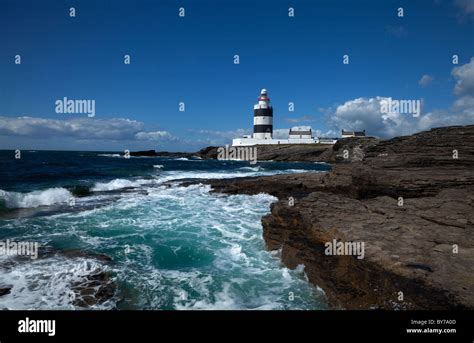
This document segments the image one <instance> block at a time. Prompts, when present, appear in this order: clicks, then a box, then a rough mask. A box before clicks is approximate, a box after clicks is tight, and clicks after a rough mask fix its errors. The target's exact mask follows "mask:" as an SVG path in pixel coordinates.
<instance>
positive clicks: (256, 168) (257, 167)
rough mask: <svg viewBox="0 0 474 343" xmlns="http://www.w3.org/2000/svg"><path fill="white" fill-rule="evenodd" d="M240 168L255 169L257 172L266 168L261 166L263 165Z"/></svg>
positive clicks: (242, 168)
mask: <svg viewBox="0 0 474 343" xmlns="http://www.w3.org/2000/svg"><path fill="white" fill-rule="evenodd" d="M239 169H240V170H248V171H255V172H258V171H262V170H265V168H263V167H261V166H256V167H241V168H239Z"/></svg>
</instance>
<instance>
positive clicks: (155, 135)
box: [135, 131, 177, 141]
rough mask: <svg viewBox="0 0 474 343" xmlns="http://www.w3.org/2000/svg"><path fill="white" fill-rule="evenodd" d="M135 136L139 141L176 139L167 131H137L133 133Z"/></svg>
mask: <svg viewBox="0 0 474 343" xmlns="http://www.w3.org/2000/svg"><path fill="white" fill-rule="evenodd" d="M135 138H136V139H138V140H141V141H161V140H165V139H166V140H170V141H173V140H177V138H176V137H173V136H172V135H171V134H170V133H169V132H167V131H151V132H138V133H136V134H135Z"/></svg>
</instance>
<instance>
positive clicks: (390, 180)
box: [207, 125, 474, 310]
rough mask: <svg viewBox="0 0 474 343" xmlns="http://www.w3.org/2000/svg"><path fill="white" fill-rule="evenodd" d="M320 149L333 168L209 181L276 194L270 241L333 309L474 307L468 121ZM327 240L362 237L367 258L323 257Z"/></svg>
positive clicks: (473, 150)
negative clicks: (302, 267)
mask: <svg viewBox="0 0 474 343" xmlns="http://www.w3.org/2000/svg"><path fill="white" fill-rule="evenodd" d="M316 154H317V160H319V161H326V162H331V163H332V164H333V169H332V171H331V172H329V173H324V174H320V173H319V174H318V173H301V174H292V175H277V176H264V177H256V178H244V179H226V180H209V181H207V182H208V183H209V184H211V186H212V188H213V190H214V191H216V192H222V193H228V194H237V193H241V194H258V193H261V192H264V193H269V194H273V195H275V196H277V197H278V198H279V200H278V201H277V202H276V203H274V204H273V205H272V208H271V213H270V214H269V215H267V216H265V217H264V218H263V219H262V224H263V231H264V238H265V242H266V244H267V247H268V249H270V250H276V249H281V258H282V261H283V263H285V264H286V265H287V266H289V267H291V268H294V267H296V266H297V265H298V264H304V265H305V270H306V273H307V275H308V278H309V280H310V282H312V283H314V284H315V285H318V286H319V287H321V288H322V289H323V290H324V291H325V292H326V294H327V296H328V300H329V302H330V304H331V305H332V306H333V307H334V308H346V309H372V308H381V309H430V310H436V309H438V310H440V309H441V310H443V309H473V308H474V125H470V126H455V127H445V128H437V129H433V130H431V131H426V132H421V133H418V134H415V135H412V136H406V137H397V138H393V139H390V140H381V141H379V140H370V139H344V140H341V141H339V142H338V143H337V144H336V145H334V146H333V147H332V148H330V149H327V150H325V151H323V152H322V153H319V152H317V153H315V154H314V155H316ZM310 155H311V154H310ZM273 159H274V160H278V158H275V157H274V158H273ZM290 197H291V198H293V199H294V201H290V200H289V198H290ZM333 240H337V241H340V242H363V243H364V246H365V254H364V258H362V259H358V258H357V257H356V256H347V255H346V256H334V255H326V251H325V244H326V243H327V242H332V241H333Z"/></svg>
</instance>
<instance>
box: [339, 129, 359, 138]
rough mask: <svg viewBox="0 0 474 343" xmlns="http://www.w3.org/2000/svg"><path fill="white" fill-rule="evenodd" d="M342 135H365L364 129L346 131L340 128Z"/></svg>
mask: <svg viewBox="0 0 474 343" xmlns="http://www.w3.org/2000/svg"><path fill="white" fill-rule="evenodd" d="M341 131H342V134H343V135H351V136H356V137H358V136H359V137H360V136H365V130H363V131H346V130H341Z"/></svg>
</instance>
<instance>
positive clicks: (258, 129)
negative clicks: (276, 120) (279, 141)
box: [253, 89, 273, 139]
mask: <svg viewBox="0 0 474 343" xmlns="http://www.w3.org/2000/svg"><path fill="white" fill-rule="evenodd" d="M272 137H273V108H272V105H270V98H269V97H268V96H267V90H266V89H262V91H261V92H260V96H259V97H258V104H256V105H254V106H253V138H254V139H272Z"/></svg>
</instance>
